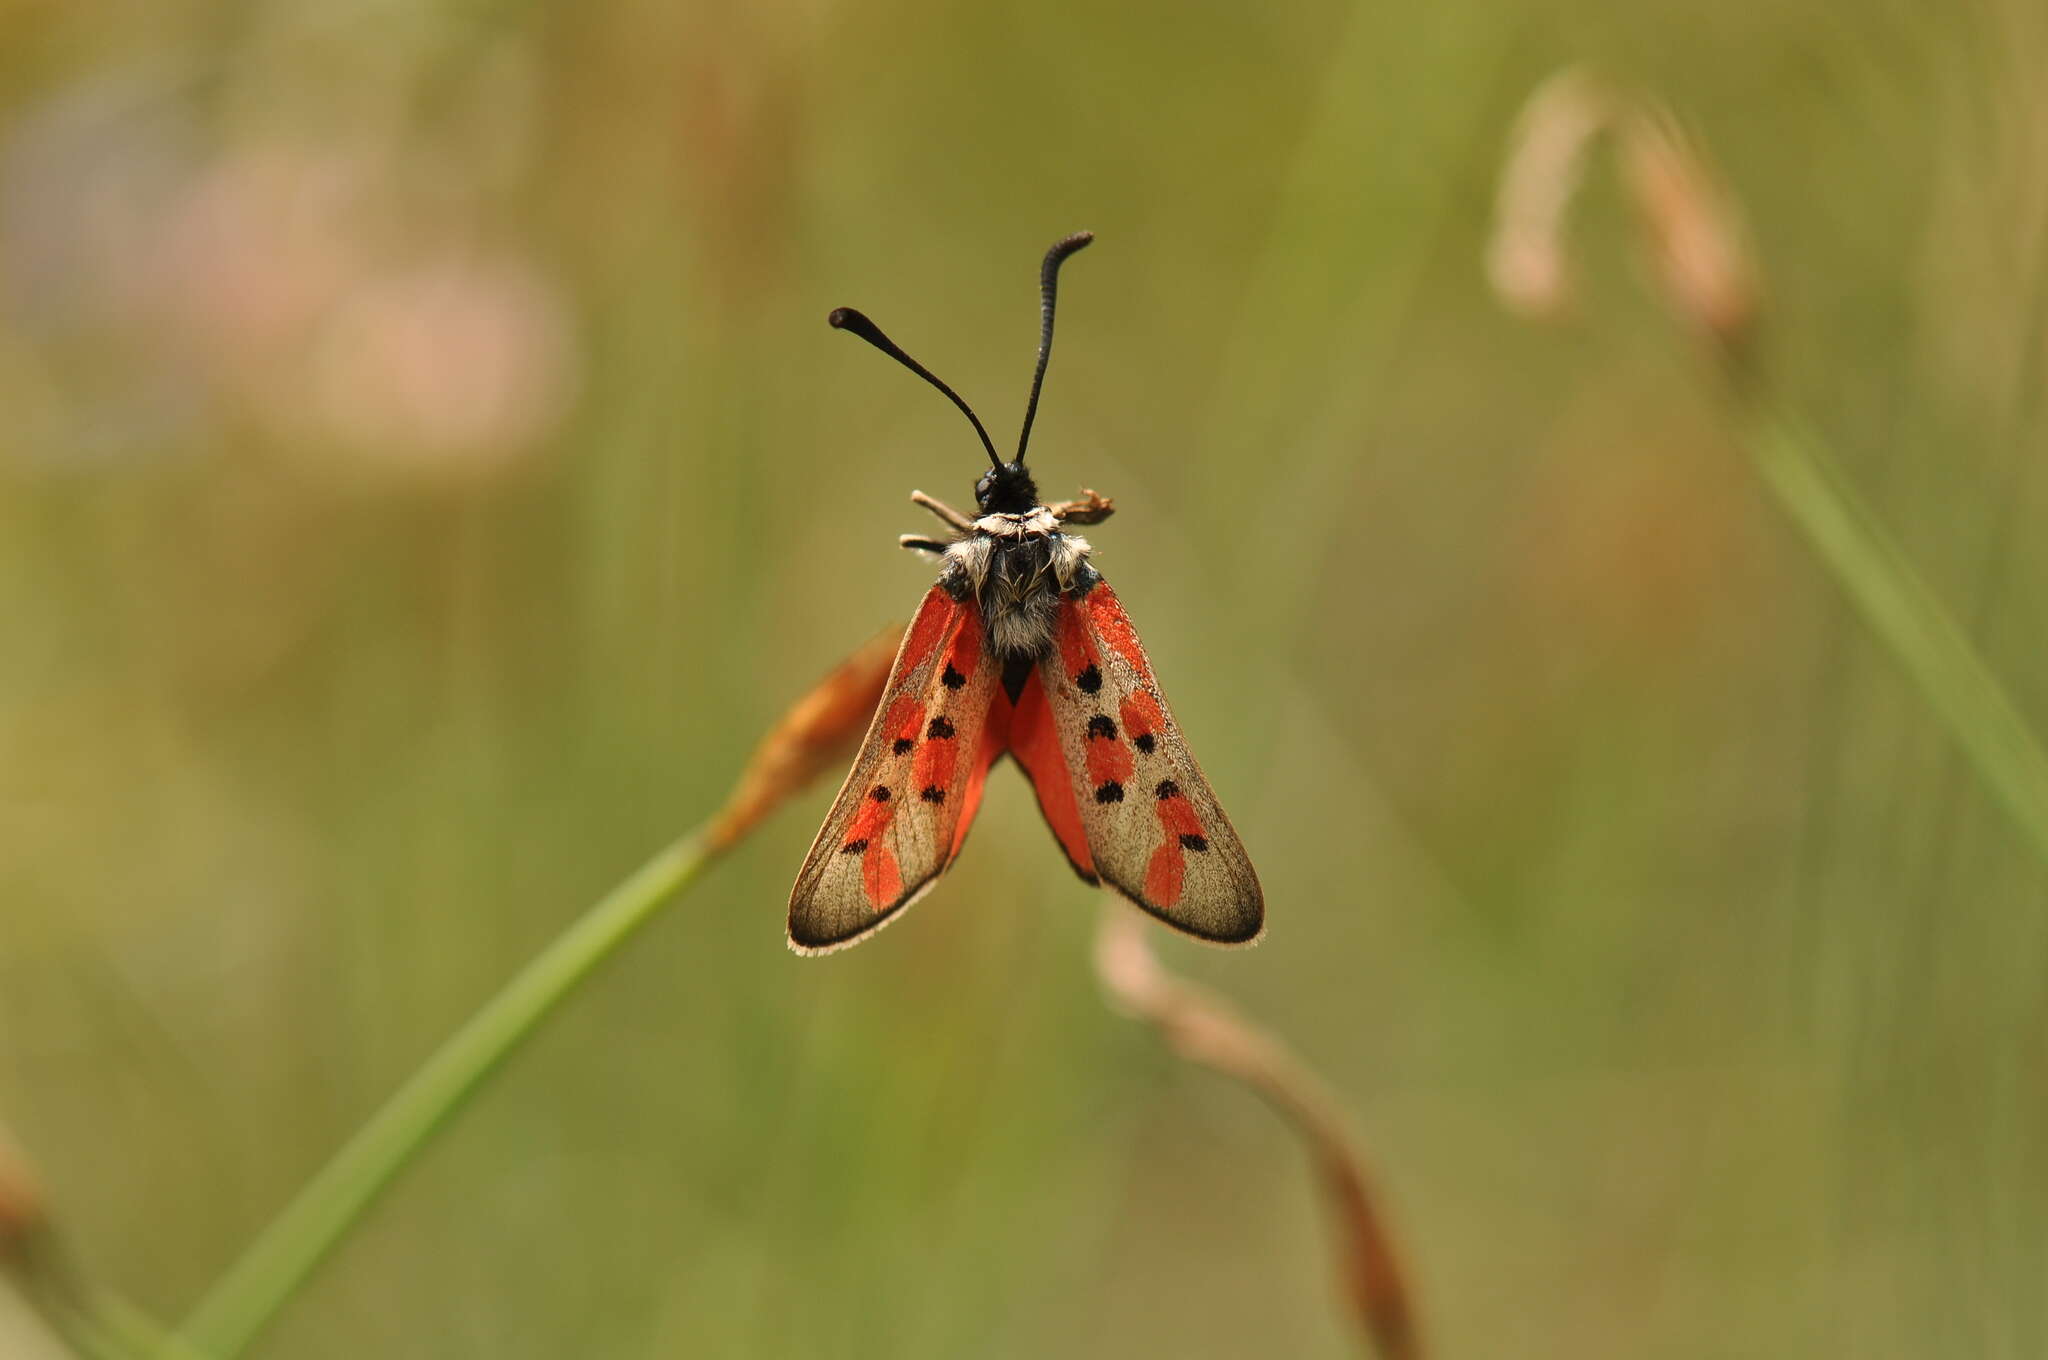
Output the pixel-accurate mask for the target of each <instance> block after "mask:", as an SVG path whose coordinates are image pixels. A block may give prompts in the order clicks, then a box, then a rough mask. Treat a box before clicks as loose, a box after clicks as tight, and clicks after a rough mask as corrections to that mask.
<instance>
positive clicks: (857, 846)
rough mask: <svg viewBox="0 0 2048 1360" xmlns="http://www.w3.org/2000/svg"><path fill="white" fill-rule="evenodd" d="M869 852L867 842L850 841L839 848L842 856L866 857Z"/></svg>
mask: <svg viewBox="0 0 2048 1360" xmlns="http://www.w3.org/2000/svg"><path fill="white" fill-rule="evenodd" d="M867 852H868V843H867V841H866V840H857V841H848V842H847V843H846V844H844V845H842V846H840V847H839V853H840V854H842V855H865V854H866V853H867Z"/></svg>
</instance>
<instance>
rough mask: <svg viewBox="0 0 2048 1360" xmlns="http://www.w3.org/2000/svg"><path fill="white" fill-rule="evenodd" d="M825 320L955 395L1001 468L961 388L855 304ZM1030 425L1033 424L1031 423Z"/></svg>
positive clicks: (1041, 362) (1042, 363)
mask: <svg viewBox="0 0 2048 1360" xmlns="http://www.w3.org/2000/svg"><path fill="white" fill-rule="evenodd" d="M1084 244H1085V242H1084ZM1055 249H1057V247H1055ZM1047 258H1048V261H1049V260H1050V258H1051V257H1049V256H1048V257H1047ZM1046 267H1047V268H1048V269H1050V268H1053V266H1052V265H1051V264H1050V263H1048V264H1047V266H1046ZM1046 277H1047V278H1051V275H1050V274H1048V275H1047V276H1046ZM1051 319H1052V313H1051V312H1050V311H1048V312H1047V313H1046V320H1047V323H1048V324H1050V322H1051ZM825 322H826V324H827V325H829V326H831V327H832V329H833V330H835V331H852V332H853V333H854V334H855V335H858V336H859V337H860V338H861V339H863V340H865V341H867V342H868V343H869V344H870V345H873V346H874V347H875V348H876V349H878V350H880V351H882V353H884V354H886V355H888V356H889V357H890V358H891V359H894V360H895V361H896V362H897V363H899V364H902V365H903V366H904V367H905V368H907V369H909V370H910V371H911V372H912V373H915V374H916V375H917V376H918V377H920V378H923V379H924V380H925V381H926V382H928V383H930V384H931V385H932V386H933V387H936V388H938V389H939V390H940V391H941V392H944V393H945V394H946V395H947V396H948V397H950V398H952V401H953V404H954V405H955V406H957V407H959V408H960V411H961V413H962V414H963V415H965V416H966V417H967V419H968V420H969V421H970V422H972V424H973V425H974V432H975V433H976V434H978V435H980V436H981V446H982V447H983V448H984V449H987V450H988V460H989V462H991V463H993V464H995V465H996V467H997V468H1001V467H1002V465H1003V460H1002V459H1001V458H998V457H997V456H996V446H995V444H994V442H993V441H991V440H990V439H989V437H988V431H987V430H985V429H983V428H982V427H981V417H979V416H977V415H975V414H974V408H973V407H971V406H969V405H968V404H967V403H966V402H964V401H962V400H961V399H960V394H959V393H958V392H955V391H954V390H953V389H952V388H950V387H948V386H946V384H945V383H943V382H941V381H939V376H938V374H936V373H934V372H932V371H931V370H930V369H928V368H926V367H925V366H924V365H923V364H921V363H919V362H918V361H917V360H915V359H913V358H911V357H910V356H909V355H908V354H905V353H904V352H903V351H902V350H901V349H899V348H897V346H896V342H895V341H894V340H891V339H890V338H889V337H888V336H886V335H884V334H882V328H881V327H880V326H877V325H876V324H875V323H874V322H872V321H870V320H868V319H867V316H866V314H865V313H862V312H857V311H855V310H854V309H853V308H851V307H839V308H835V309H834V310H833V312H832V315H830V316H828V317H826V318H825ZM1044 367H1045V360H1044V359H1043V358H1042V357H1041V358H1040V360H1039V368H1040V371H1043V370H1044ZM1034 395H1035V394H1034ZM1026 428H1027V429H1028V428H1029V426H1028V424H1027V426H1026Z"/></svg>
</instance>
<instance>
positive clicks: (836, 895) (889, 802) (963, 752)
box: [789, 586, 1008, 953]
mask: <svg viewBox="0 0 2048 1360" xmlns="http://www.w3.org/2000/svg"><path fill="white" fill-rule="evenodd" d="M998 669H999V668H998V667H997V665H996V663H995V659H994V658H993V657H992V656H990V655H988V653H987V651H986V649H985V647H984V644H983V632H982V620H981V610H980V609H979V607H978V606H976V604H975V603H974V601H973V600H971V599H970V600H966V601H956V600H954V599H953V597H952V596H950V595H948V594H947V593H946V592H945V591H944V590H942V589H940V588H938V587H936V586H934V587H933V588H932V589H931V590H930V591H928V592H926V594H925V597H924V603H923V604H922V605H920V606H919V608H918V613H917V617H916V618H915V619H913V620H912V621H911V625H910V628H909V630H908V631H907V632H906V633H905V634H904V637H903V646H902V649H901V650H900V651H899V652H898V653H897V654H896V665H895V668H894V669H893V670H892V671H891V672H890V675H889V682H888V685H887V686H886V687H885V688H884V689H883V692H882V701H881V703H880V705H879V706H877V708H876V710H875V718H874V721H873V723H871V724H870V725H869V727H868V734H867V737H866V738H865V739H864V740H863V741H862V743H861V748H860V753H859V754H858V755H857V756H855V758H854V762H853V770H852V772H851V773H849V774H848V775H847V777H846V783H845V784H844V785H842V786H841V788H840V790H839V796H838V798H837V799H835V800H834V801H833V804H832V811H831V812H830V813H829V814H828V815H827V816H826V818H825V825H824V827H823V828H822V829H820V831H819V832H818V838H817V839H816V840H815V841H813V842H812V843H811V852H810V854H809V856H807V857H806V858H805V860H804V866H803V868H802V869H801V870H799V871H798V873H797V879H796V886H795V887H794V888H793V889H792V890H791V892H790V898H789V942H790V947H791V948H793V949H796V950H797V951H798V952H800V953H824V952H827V951H830V950H833V949H839V948H842V947H844V946H846V945H848V944H851V943H852V942H853V941H855V940H857V939H859V938H860V937H861V936H863V935H865V934H867V933H868V932H869V931H871V930H875V929H877V928H879V927H880V926H881V925H883V924H884V923H885V922H887V921H889V920H891V919H893V918H894V916H895V914H896V913H898V912H900V911H901V910H902V909H903V908H904V907H905V906H908V905H909V904H910V902H911V901H912V900H913V899H914V898H915V897H916V896H917V895H918V893H919V892H921V891H923V890H924V889H925V888H926V887H928V886H929V885H930V884H931V883H932V882H933V881H934V880H935V879H937V878H938V876H939V875H940V874H942V873H944V872H945V871H946V867H947V865H949V864H950V863H952V860H953V856H954V855H955V854H957V853H958V852H959V849H960V844H961V842H962V841H964V840H965V839H966V836H967V828H968V826H969V824H970V823H971V822H972V821H973V819H974V813H975V811H976V809H977V808H978V807H979V805H980V802H981V786H982V781H983V780H984V778H985V777H986V776H987V772H988V764H989V761H991V760H992V759H993V758H994V756H995V755H996V754H997V753H999V752H1000V751H1001V750H1002V749H1003V745H1004V743H1005V741H1006V739H1007V736H1008V731H1007V724H1006V723H1005V722H1004V721H1003V717H1006V716H1007V709H1008V701H1007V699H1006V698H1005V697H1004V696H1003V694H1002V689H1001V685H1000V684H999V676H998ZM998 704H1000V705H1001V706H1002V708H1003V709H1004V714H1003V715H997V714H995V712H994V710H995V709H996V707H997V706H998ZM992 718H995V721H994V722H993V723H992V722H991V719H992Z"/></svg>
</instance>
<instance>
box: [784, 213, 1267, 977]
mask: <svg viewBox="0 0 2048 1360" xmlns="http://www.w3.org/2000/svg"><path fill="white" fill-rule="evenodd" d="M1094 239H1095V238H1094V236H1093V234H1092V233H1089V232H1085V231H1084V232H1077V233H1075V234H1074V235H1072V236H1069V237H1067V238H1066V239H1064V240H1062V241H1059V242H1057V243H1055V244H1054V245H1053V247H1052V249H1051V250H1049V251H1047V252H1046V255H1045V263H1044V265H1043V266H1042V268H1041V269H1040V271H1039V312H1040V321H1039V339H1038V367H1037V370H1036V371H1035V372H1034V373H1033V374H1032V376H1031V397H1030V400H1029V401H1027V402H1026V403H1025V406H1024V429H1023V433H1022V434H1020V435H1019V436H1018V439H1017V456H1016V458H1015V459H1013V460H1012V461H1010V462H1008V463H1005V462H1004V461H1003V460H1002V459H1001V458H1000V457H999V456H998V455H997V453H996V449H995V445H994V444H993V443H991V442H990V441H989V437H988V431H987V430H985V429H983V428H982V424H981V421H980V419H979V418H977V417H976V416H975V414H974V412H973V410H971V409H970V408H969V407H968V405H967V403H966V402H965V401H963V400H961V398H960V395H959V394H958V393H956V392H955V391H954V390H953V389H952V388H950V387H948V386H947V385H946V384H945V383H943V382H941V381H940V380H939V379H938V377H937V376H935V375H934V374H933V373H932V372H931V371H930V370H928V369H927V368H925V367H924V365H922V364H920V363H918V362H917V360H915V359H913V358H911V357H910V356H909V355H908V354H905V353H904V352H903V351H902V350H901V349H899V348H897V347H896V345H895V343H894V342H893V341H891V340H890V339H889V337H888V336H886V335H884V334H882V332H881V329H880V328H879V327H877V326H876V325H875V323H874V322H872V321H870V320H868V319H867V317H865V316H863V315H862V314H861V313H859V312H857V311H855V310H853V309H852V308H851V307H842V308H840V309H839V310H837V311H835V312H833V313H832V315H831V318H830V321H831V324H832V326H833V327H834V328H835V329H838V330H846V331H851V332H853V333H854V334H855V335H857V336H859V337H860V338H861V339H863V340H865V341H867V342H868V343H869V344H871V345H873V346H874V347H875V348H876V349H879V350H881V351H882V352H883V353H884V354H887V355H888V356H889V357H890V358H892V359H894V360H896V361H897V362H898V363H900V364H902V365H903V366H904V367H905V368H908V369H909V370H910V371H911V372H913V373H915V374H917V375H918V376H919V377H921V378H923V379H924V380H925V381H926V382H928V383H930V384H931V385H932V386H934V387H936V388H938V389H939V391H941V392H943V393H945V394H946V396H947V397H949V398H950V399H951V400H952V402H953V404H954V405H955V406H958V407H959V408H960V409H961V411H962V412H964V413H965V414H966V416H967V419H968V421H969V422H971V423H972V424H973V426H974V432H975V434H977V435H979V436H980V437H981V445H982V448H983V449H985V450H986V451H987V453H988V458H989V462H990V464H991V465H992V466H991V467H990V469H989V470H988V471H987V472H984V473H983V474H982V475H981V480H980V481H978V482H976V483H975V486H974V501H975V505H976V508H977V510H978V513H977V514H975V515H974V516H971V517H970V516H968V515H964V514H962V513H961V512H959V511H958V510H955V509H953V508H952V507H950V506H948V505H946V504H944V503H943V502H941V501H938V500H935V499H933V498H932V497H930V496H927V495H925V494H924V493H923V492H921V491H914V492H912V493H911V497H910V498H911V500H912V501H914V502H915V503H916V504H918V505H921V506H923V507H924V508H925V509H927V510H929V511H931V512H932V513H933V514H934V515H936V516H937V517H938V518H939V519H940V520H941V521H942V522H943V523H944V524H945V526H946V529H947V531H948V533H947V535H946V536H945V537H940V538H930V537H925V536H922V535H910V534H906V535H904V536H903V538H902V540H901V542H902V546H904V547H905V548H908V549H911V550H912V551H914V552H920V553H925V554H929V555H931V556H933V557H935V558H937V559H938V561H939V563H940V571H939V579H938V581H937V583H936V584H934V585H933V586H932V587H931V589H930V590H928V591H927V592H926V593H925V597H924V601H923V603H922V604H920V605H919V606H918V610H917V617H916V618H915V619H913V620H912V621H911V624H910V627H909V629H908V631H906V632H905V634H904V636H903V645H902V648H901V650H899V651H898V652H897V654H896V663H895V666H894V668H893V669H892V670H891V672H890V674H889V680H888V684H887V686H886V687H885V688H884V689H883V691H882V700H881V703H880V705H879V706H878V707H877V708H876V710H875V717H874V721H873V722H872V723H871V724H870V725H869V727H868V733H867V737H866V738H865V739H864V740H863V741H862V743H861V748H860V754H859V755H858V756H857V757H855V759H854V762H853V770H852V772H851V773H850V774H848V775H847V777H846V783H845V785H844V786H843V787H842V788H841V789H840V790H839V797H838V798H837V799H836V800H834V802H833V804H832V811H831V813H830V815H828V816H827V817H826V818H825V825H824V826H823V827H822V828H821V829H820V830H819V832H818V838H817V840H815V841H814V842H812V844H811V852H810V855H809V856H808V857H807V858H806V859H805V860H804V866H803V869H802V871H801V872H799V873H798V874H797V878H796V886H795V888H793V889H792V890H791V892H790V896H789V944H790V947H791V948H792V949H794V950H796V951H797V952H798V953H800V954H824V953H830V952H831V951H833V950H836V949H843V948H845V947H846V946H848V945H850V944H853V943H854V942H856V941H858V940H860V939H862V938H864V937H865V936H867V935H868V934H870V933H872V932H874V931H876V930H879V929H880V928H881V927H883V926H885V925H887V924H888V923H889V922H891V921H893V920H895V919H896V918H897V917H898V916H900V915H901V914H902V913H903V909H904V908H905V907H907V906H909V905H910V904H911V903H912V902H914V901H916V900H917V898H918V897H920V896H921V895H922V894H923V893H924V892H925V891H926V890H927V889H929V888H930V887H931V886H932V885H933V884H934V883H936V882H937V881H938V879H939V875H940V874H943V873H944V872H945V871H946V869H947V868H948V866H950V865H951V864H952V862H953V860H954V858H955V857H956V856H957V855H958V854H959V853H960V846H961V843H962V842H963V841H965V840H966V839H967V829H968V827H969V826H970V825H972V824H973V822H974V814H975V811H976V809H977V808H978V807H979V806H980V803H981V793H982V785H983V781H984V780H985V779H986V778H987V777H988V770H989V766H990V765H992V764H994V763H995V761H996V760H997V759H998V758H999V757H1001V756H1004V755H1007V756H1009V757H1010V758H1011V759H1013V760H1015V761H1016V762H1017V764H1018V765H1019V766H1020V767H1022V768H1023V771H1024V773H1025V776H1026V777H1027V778H1029V779H1030V781H1031V786H1032V788H1033V789H1034V790H1035V791H1036V793H1037V795H1038V807H1039V810H1040V811H1041V812H1042V813H1044V814H1045V820H1046V823H1047V825H1049V826H1050V827H1051V828H1052V833H1053V836H1054V838H1055V839H1057V840H1058V841H1059V843H1060V849H1062V850H1064V851H1065V852H1066V856H1067V860H1068V862H1069V863H1070V864H1072V865H1073V866H1074V871H1075V872H1076V873H1078V874H1079V875H1080V876H1081V877H1082V878H1083V879H1085V880H1087V881H1088V882H1089V883H1091V884H1093V883H1106V884H1108V885H1109V886H1110V887H1112V888H1114V889H1115V890H1116V891H1117V892H1119V893H1121V894H1122V895H1123V896H1125V897H1127V898H1129V899H1130V900H1131V901H1132V902H1135V903H1136V904H1137V905H1138V906H1140V907H1142V908H1144V909H1145V910H1146V911H1147V912H1149V913H1151V914H1152V915H1153V916H1156V917H1158V918H1159V919H1160V920H1162V921H1164V922H1166V923H1167V924H1168V925H1170V926H1173V927H1175V928H1176V929H1179V930H1182V931H1185V932H1187V933H1188V934H1190V935H1193V936H1196V937H1198V938H1200V939H1204V940H1208V941H1211V942H1214V943H1217V944H1249V943H1252V942H1253V941H1255V940H1257V939H1258V937H1259V933H1260V931H1261V930H1262V929H1263V927H1264V921H1265V900H1264V898H1263V896H1262V895H1261V894H1260V891H1259V880H1258V875H1257V874H1255V873H1254V872H1253V871H1252V864H1251V860H1250V859H1249V858H1248V857H1247V856H1246V855H1245V852H1244V846H1243V845H1242V844H1241V843H1240V842H1239V841H1238V839H1237V832H1236V831H1234V830H1233V829H1232V828H1231V825H1230V819H1229V818H1227V817H1225V816H1224V815H1223V808H1222V807H1221V806H1220V805H1219V804H1218V803H1217V801H1216V795H1215V794H1213V793H1211V792H1210V791H1209V782H1208V781H1207V780H1206V779H1204V778H1202V771H1201V767H1200V766H1198V765H1196V764H1195V757H1194V753H1193V752H1191V751H1189V750H1188V748H1187V743H1186V742H1185V741H1183V740H1182V739H1181V734H1180V727H1179V725H1178V724H1176V723H1175V722H1174V720H1173V713H1172V711H1171V710H1169V709H1168V708H1167V706H1166V698H1165V696H1164V695H1162V694H1161V693H1160V692H1159V683H1158V681H1156V680H1154V679H1153V677H1152V667H1151V665H1150V664H1149V663H1148V662H1147V661H1146V659H1145V649H1144V648H1143V647H1142V646H1140V645H1139V643H1138V634H1137V631H1136V630H1135V629H1133V628H1132V626H1131V621H1130V619H1129V618H1127V617H1126V616H1125V614H1124V610H1123V606H1122V605H1121V604H1119V603H1118V602H1117V598H1116V593H1115V592H1114V591H1112V590H1111V589H1110V588H1109V582H1107V581H1105V580H1103V579H1102V574H1101V573H1100V572H1098V571H1096V569H1095V568H1094V567H1093V566H1091V565H1090V564H1089V561H1088V554H1089V546H1088V540H1087V539H1085V538H1082V537H1081V536H1080V535H1079V534H1075V533H1071V532H1069V528H1070V526H1073V525H1077V524H1095V523H1099V522H1100V521H1102V520H1103V519H1106V518H1107V517H1108V516H1109V514H1110V511H1111V508H1112V507H1111V505H1110V503H1109V502H1108V501H1106V500H1103V499H1102V498H1100V497H1098V496H1096V495H1095V494H1094V493H1093V492H1088V493H1086V495H1085V498H1084V499H1083V500H1080V501H1073V502H1067V503H1063V504H1057V505H1047V504H1045V503H1043V502H1041V501H1040V500H1039V498H1038V488H1037V487H1036V486H1034V485H1033V484H1032V480H1031V474H1030V472H1029V471H1027V470H1026V469H1025V466H1024V450H1025V448H1026V446H1027V445H1028V444H1029V442H1030V439H1031V421H1032V418H1033V417H1034V416H1035V415H1036V414H1037V412H1038V393H1039V389H1040V387H1041V386H1042V385H1043V384H1044V382H1045V367H1046V361H1047V360H1048V359H1050V358H1051V357H1052V319H1053V300H1054V296H1055V293H1056V291H1057V288H1058V282H1059V271H1060V265H1061V264H1062V263H1064V262H1065V260H1066V259H1067V257H1068V256H1069V255H1072V254H1073V253H1074V252H1075V251H1077V250H1079V249H1081V248H1082V247H1083V246H1085V245H1087V244H1088V243H1089V242H1090V241H1092V240H1094Z"/></svg>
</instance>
